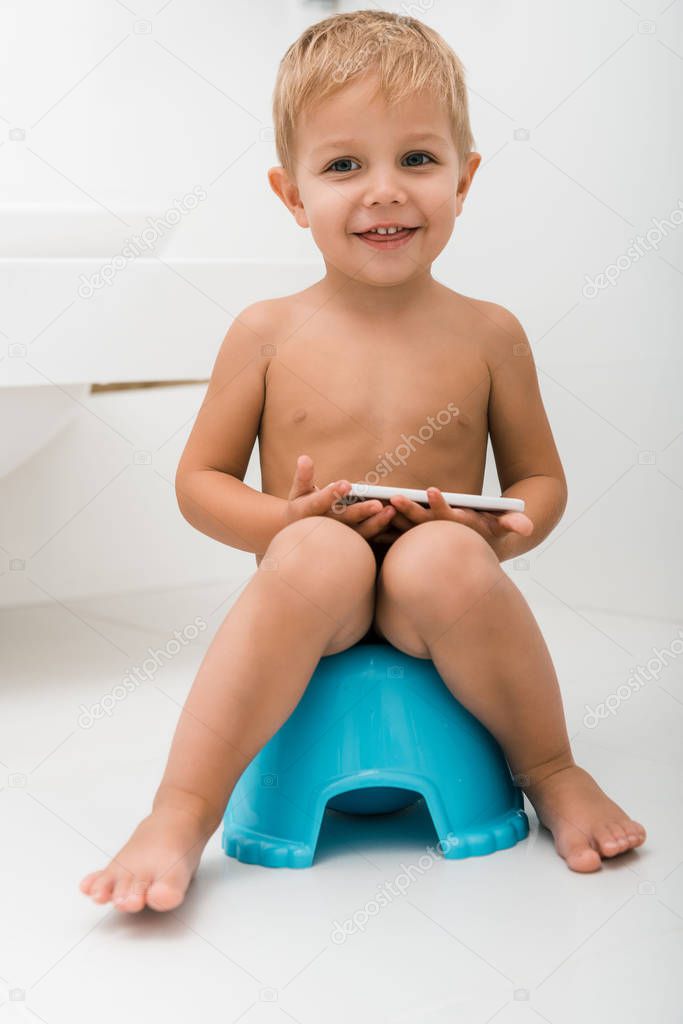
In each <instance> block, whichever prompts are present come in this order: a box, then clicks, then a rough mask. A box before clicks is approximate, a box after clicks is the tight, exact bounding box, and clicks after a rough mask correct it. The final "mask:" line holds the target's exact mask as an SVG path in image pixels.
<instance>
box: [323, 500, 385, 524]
mask: <svg viewBox="0 0 683 1024" xmlns="http://www.w3.org/2000/svg"><path fill="white" fill-rule="evenodd" d="M381 511H382V502H381V501H378V500H377V499H376V498H374V499H368V500H367V501H354V502H353V504H351V505H343V504H342V503H341V502H340V501H338V502H335V503H333V505H332V512H333V513H334V515H335V516H338V517H339V519H341V521H342V522H343V523H348V524H349V525H351V524H354V523H361V522H363V520H364V519H368V518H369V517H370V516H373V515H376V514H377V513H378V512H381Z"/></svg>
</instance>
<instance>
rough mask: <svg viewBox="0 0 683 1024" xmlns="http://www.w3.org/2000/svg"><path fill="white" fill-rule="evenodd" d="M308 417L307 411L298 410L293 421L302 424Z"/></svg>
mask: <svg viewBox="0 0 683 1024" xmlns="http://www.w3.org/2000/svg"><path fill="white" fill-rule="evenodd" d="M306 415H307V414H306V410H305V409H296V410H295V412H294V415H293V417H292V419H293V420H294V422H295V423H301V421H302V420H305V419H306Z"/></svg>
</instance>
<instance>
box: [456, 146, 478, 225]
mask: <svg viewBox="0 0 683 1024" xmlns="http://www.w3.org/2000/svg"><path fill="white" fill-rule="evenodd" d="M480 163H481V153H468V154H467V159H466V161H465V167H464V170H463V172H462V174H461V175H460V181H459V182H458V192H457V195H456V197H455V216H456V217H459V216H460V214H461V213H462V208H463V205H464V203H465V196H466V195H467V193H468V192H469V190H470V185H471V184H472V179H473V178H474V175H475V173H476V170H477V168H478V167H479V164H480Z"/></svg>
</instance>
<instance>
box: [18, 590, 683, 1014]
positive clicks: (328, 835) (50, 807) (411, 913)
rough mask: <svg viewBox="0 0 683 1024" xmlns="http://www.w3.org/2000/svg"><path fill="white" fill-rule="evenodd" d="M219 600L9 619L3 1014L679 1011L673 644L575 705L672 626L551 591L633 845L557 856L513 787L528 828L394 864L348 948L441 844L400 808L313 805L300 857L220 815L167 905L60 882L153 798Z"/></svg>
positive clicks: (130, 603)
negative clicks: (184, 641) (251, 841)
mask: <svg viewBox="0 0 683 1024" xmlns="http://www.w3.org/2000/svg"><path fill="white" fill-rule="evenodd" d="M226 599H228V600H227V601H226ZM232 599H233V598H229V595H228V593H227V592H226V588H225V587H221V586H215V587H207V588H196V589H195V588H187V589H183V590H180V591H175V592H156V593H147V594H142V595H141V594H136V595H127V596H119V597H112V598H108V599H98V600H97V601H89V602H78V603H75V602H69V604H68V607H67V605H59V604H57V603H54V604H52V605H49V606H48V605H46V606H41V607H33V608H24V609H13V610H10V611H7V612H5V613H4V614H3V624H2V627H1V629H2V647H3V651H4V655H3V661H4V669H3V677H4V684H5V686H4V691H5V695H4V710H3V714H2V717H1V719H0V756H1V759H2V766H1V772H2V775H1V776H0V781H1V784H2V789H1V791H0V800H1V801H2V821H3V824H4V839H3V842H2V843H1V844H0V866H1V873H2V878H3V881H4V885H3V890H4V891H3V901H2V902H3V914H2V926H1V929H0V934H1V936H2V937H1V940H0V941H1V942H2V948H1V949H0V1024H3V1022H4V1021H19V1020H20V1021H35V1020H36V1019H38V1020H42V1021H45V1022H47V1024H66V1022H69V1024H79V1022H81V1021H86V1020H87V1021H91V1020H92V1019H93V1018H96V1019H97V1020H98V1024H109V1022H112V1024H114V1022H117V1024H118V1022H119V1021H121V1020H123V1019H125V1020H126V1021H128V1022H137V1021H145V1022H147V1021H149V1020H164V1021H165V1022H168V1024H172V1022H174V1021H186V1020H187V1019H188V1018H190V1017H193V1018H197V1019H200V1020H208V1019H211V1020H216V1019H220V1020H221V1021H222V1022H224V1024H234V1022H236V1021H238V1020H239V1021H240V1022H241V1024H261V1022H267V1024H275V1022H280V1021H282V1022H283V1024H284V1022H286V1021H295V1022H299V1024H319V1022H320V1021H322V1020H325V1021H326V1022H336V1021H339V1022H342V1021H343V1022H346V1021H347V1020H349V1019H350V1018H351V1019H356V1020H359V1021H361V1022H363V1024H365V1022H369V1021H373V1022H382V1024H384V1022H387V1024H389V1022H390V1024H403V1022H405V1024H436V1022H446V1021H458V1022H459V1024H485V1022H488V1021H491V1020H495V1021H496V1024H515V1022H518V1021H519V1022H521V1021H526V1022H529V1021H532V1020H543V1021H548V1022H550V1024H575V1022H576V1021H581V1022H582V1024H584V1022H586V1024H592V1022H598V1021H600V1022H604V1021H613V1020H619V1021H620V1024H642V1022H643V1021H644V1020H650V1019H652V1020H655V1021H656V1022H657V1024H674V1022H680V1021H683V1009H681V1005H682V997H683V987H682V986H681V980H680V978H681V963H683V825H682V822H681V806H682V805H683V801H682V799H681V798H682V796H683V745H682V744H681V738H682V735H683V687H682V686H681V683H682V681H683V657H679V658H678V659H676V660H673V661H672V662H671V663H670V664H669V665H668V667H666V668H665V669H664V670H663V671H662V672H661V674H660V675H659V677H658V680H657V679H653V680H650V681H647V682H645V683H644V685H643V686H642V688H641V689H640V690H638V692H636V693H632V695H631V696H630V697H628V698H627V699H622V701H621V703H620V704H619V706H618V707H617V708H616V709H615V713H614V714H613V715H610V716H609V717H608V718H607V719H605V720H601V721H600V722H599V723H598V724H597V726H596V727H595V728H588V727H586V725H585V724H584V723H583V718H584V715H585V713H586V708H585V705H586V704H588V705H590V707H591V708H595V706H596V705H598V704H599V703H600V702H601V701H604V700H606V698H607V697H608V696H609V695H610V694H613V693H615V692H616V690H617V687H619V686H620V685H622V684H624V683H626V681H627V679H628V678H629V676H630V674H631V672H632V671H633V669H634V668H635V667H636V666H642V665H646V664H647V661H648V659H649V658H651V657H652V656H653V647H654V646H657V647H659V648H663V647H667V646H668V645H669V644H670V643H671V640H672V639H673V638H674V637H677V636H679V635H681V634H680V633H679V629H680V626H679V625H677V624H675V623H671V622H659V621H657V620H644V619H643V620H633V619H625V618H623V617H619V616H614V615H610V614H606V613H604V612H599V611H596V610H592V609H580V610H578V611H577V610H574V609H570V608H568V606H567V605H565V604H563V603H562V602H561V601H559V600H557V601H554V600H552V599H549V598H548V597H547V595H544V596H543V600H541V598H539V600H535V599H534V600H533V602H532V607H533V609H534V612H535V614H536V616H537V618H538V621H539V623H540V625H541V628H542V630H543V633H544V636H545V637H546V640H547V642H548V645H549V647H550V650H551V653H552V655H553V659H554V662H555V665H556V668H557V672H558V676H559V678H560V680H561V685H562V690H563V695H564V700H565V708H566V712H567V720H568V724H569V731H570V735H571V736H572V737H573V741H574V751H575V756H576V758H577V760H578V761H579V763H581V764H583V765H584V767H586V768H587V769H588V770H589V771H591V772H593V773H594V774H595V776H596V777H597V779H598V781H599V782H600V783H601V785H602V786H603V787H604V788H605V789H606V790H607V792H608V793H609V794H610V795H611V796H612V797H613V798H614V799H615V800H616V801H617V802H618V803H620V804H621V805H622V806H623V807H624V808H625V809H626V810H628V811H629V812H630V813H631V814H632V815H633V816H634V817H635V818H637V819H639V820H640V821H642V822H643V823H644V824H645V826H646V828H647V829H648V832H649V841H648V843H647V844H646V845H645V846H644V847H642V848H641V849H640V850H639V851H637V852H633V853H631V854H628V855H626V856H622V857H619V858H617V859H616V860H614V861H611V862H609V863H606V865H605V867H604V868H603V870H602V871H600V872H597V873H595V874H593V875H589V876H580V875H577V874H574V873H572V872H570V871H568V870H567V868H566V867H565V866H564V863H563V862H562V861H561V860H560V858H559V857H558V856H557V855H556V854H555V852H554V848H553V845H552V840H551V838H550V834H549V833H548V832H547V831H545V830H542V831H539V827H538V822H537V820H536V818H535V816H534V815H533V811H531V808H530V807H529V806H528V805H527V810H528V811H529V814H530V821H531V834H530V836H529V838H528V839H527V840H526V841H524V842H522V843H520V844H518V845H517V846H516V847H514V848H513V849H511V850H506V851H502V852H499V853H496V854H493V855H492V856H489V857H481V858H473V859H469V860H465V861H444V860H442V859H437V860H435V861H434V862H433V864H432V866H431V867H429V868H427V869H425V870H424V871H423V872H422V873H421V874H419V873H418V871H417V870H416V869H415V868H413V871H412V876H413V880H412V881H410V882H409V884H408V885H407V886H406V887H405V892H404V894H403V895H399V896H395V897H394V898H392V899H391V900H390V901H389V903H388V905H387V906H385V907H384V908H383V909H381V911H380V912H379V913H370V914H369V916H368V919H367V923H366V925H365V927H364V930H363V931H358V932H357V933H355V934H353V935H350V936H348V937H347V938H346V940H345V941H344V942H342V943H339V942H337V941H335V937H336V934H337V933H335V922H342V921H344V920H346V919H348V918H350V917H351V915H353V914H354V913H356V912H359V911H362V910H363V908H364V907H365V905H366V904H368V903H369V902H370V901H372V900H373V897H374V896H375V894H376V893H377V890H378V889H379V888H380V887H381V886H382V885H384V884H385V883H387V882H389V881H393V880H396V879H397V878H398V876H399V875H400V874H401V872H402V871H403V870H404V869H405V868H406V867H409V866H410V865H416V864H417V862H418V860H419V858H420V856H421V855H423V854H424V853H425V851H426V850H427V847H429V846H430V845H431V844H432V843H433V842H434V839H435V837H434V833H433V831H432V830H431V825H430V821H429V819H428V818H427V817H426V815H425V812H424V811H422V810H421V809H420V808H419V807H418V808H413V809H408V810H407V811H404V812H403V813H401V814H399V815H395V816H387V817H384V818H374V819H371V818H367V819H351V818H347V817H345V816H341V815H335V814H329V815H328V820H327V821H326V823H325V826H324V829H323V833H322V835H321V839H320V843H319V847H318V851H317V854H316V862H315V865H314V867H313V868H312V869H309V870H301V871H294V870H272V869H267V868H260V867H253V866H249V865H245V864H241V863H238V862H237V861H235V860H233V859H228V858H226V857H225V856H224V854H223V853H222V851H221V848H220V830H219V831H218V832H216V834H215V835H214V836H213V838H212V839H211V841H210V842H209V845H208V846H207V848H206V851H205V853H204V857H203V860H202V863H201V865H200V868H199V871H198V873H197V876H196V878H195V880H194V882H193V883H192V886H191V887H190V891H189V893H188V897H187V899H186V901H185V903H184V904H183V905H182V906H181V907H180V908H179V909H178V910H177V911H175V912H171V913H168V914H158V913H154V912H153V911H150V910H145V911H143V913H141V914H138V915H133V916H127V915H123V914H121V913H119V912H118V911H116V910H114V909H112V908H111V905H108V906H107V907H99V906H96V905H94V904H92V903H91V902H90V901H89V900H88V899H87V898H86V897H84V896H82V895H81V894H80V892H79V891H78V881H79V879H80V878H81V877H82V876H83V875H84V874H86V873H87V872H88V871H91V870H94V869H95V868H98V867H103V866H104V865H105V863H106V861H107V860H108V858H109V856H110V855H112V854H114V853H116V851H117V850H118V848H119V847H120V846H121V845H122V843H123V842H124V841H125V839H126V838H127V837H128V835H129V833H130V831H131V830H132V828H133V826H134V825H135V824H136V823H137V821H138V820H139V819H140V818H141V817H142V816H143V815H144V814H146V813H147V812H148V810H149V806H150V802H151V799H152V796H153V793H154V790H155V788H156V785H157V783H158V781H159V778H160V777H161V773H162V770H163V767H164V764H165V761H166V755H167V752H168V747H169V743H170V739H171V736H172V734H173V730H174V728H175V724H176V720H177V717H178V713H179V709H180V706H181V705H182V702H183V700H184V698H185V695H186V694H187V691H188V689H189V687H190V685H191V682H192V679H193V677H194V672H195V670H196V668H197V666H198V664H199V662H200V660H201V657H202V655H203V652H204V649H205V647H206V646H207V644H208V642H209V640H210V637H211V636H213V633H214V632H215V630H216V628H217V627H218V625H219V623H220V621H221V620H222V618H223V617H224V615H225V613H226V611H227V609H228V607H229V603H230V600H232ZM196 615H201V616H202V617H203V619H204V620H205V621H206V622H207V624H208V627H209V628H208V629H207V630H206V631H205V632H203V633H201V634H200V636H199V638H198V639H197V640H196V641H195V642H194V643H192V644H190V645H188V646H187V647H185V648H183V649H182V650H181V652H180V653H178V654H177V655H176V656H175V657H173V658H172V660H170V661H168V662H166V661H165V662H164V663H163V665H162V667H160V668H158V669H157V670H156V671H154V672H151V671H150V672H149V673H148V678H145V677H144V675H141V676H140V677H139V678H140V679H141V682H140V683H139V685H138V686H137V687H135V688H134V690H133V692H132V693H130V695H129V696H128V697H127V698H126V699H124V700H119V701H116V702H115V703H114V705H113V706H112V709H111V714H110V715H109V716H108V717H106V718H102V719H98V720H95V721H94V722H92V723H91V724H90V726H89V727H87V728H86V727H84V724H85V723H86V721H87V720H86V719H84V718H83V717H82V714H83V710H84V708H83V706H85V707H86V708H87V707H90V706H91V705H92V704H94V703H95V702H96V701H98V700H100V699H101V698H102V697H103V696H104V695H105V694H108V693H109V692H110V691H111V689H112V687H113V686H115V685H116V684H117V683H120V682H121V680H122V679H123V677H124V675H126V673H127V672H128V671H129V670H131V669H132V668H134V667H137V668H138V669H142V666H143V662H144V660H145V658H146V657H148V655H149V652H148V648H153V649H154V648H156V649H159V648H164V647H165V645H166V644H167V643H168V641H169V639H171V637H172V634H173V630H174V629H179V630H182V629H183V627H184V625H185V624H186V623H190V622H192V620H193V619H194V617H195V616H196ZM143 671H144V669H143ZM624 692H625V691H623V690H622V694H623V693H624ZM423 864H424V861H423ZM399 884H400V883H399ZM386 891H387V890H386V889H385V892H386ZM371 908H372V904H371Z"/></svg>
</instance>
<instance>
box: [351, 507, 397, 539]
mask: <svg viewBox="0 0 683 1024" xmlns="http://www.w3.org/2000/svg"><path fill="white" fill-rule="evenodd" d="M395 514H396V513H395V510H394V509H393V508H392V507H391V505H387V506H385V507H384V508H381V509H380V511H379V512H376V513H375V514H374V515H372V516H370V517H369V518H368V519H365V520H364V521H363V522H362V523H360V524H359V525H358V526H357V527H356V530H357V532H358V533H359V534H360V535H361V537H364V538H365V540H372V538H373V537H376V536H377V534H378V533H382V531H383V530H386V528H387V526H389V524H390V523H392V520H393V517H394V515H395ZM392 525H393V523H392Z"/></svg>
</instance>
